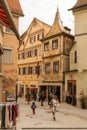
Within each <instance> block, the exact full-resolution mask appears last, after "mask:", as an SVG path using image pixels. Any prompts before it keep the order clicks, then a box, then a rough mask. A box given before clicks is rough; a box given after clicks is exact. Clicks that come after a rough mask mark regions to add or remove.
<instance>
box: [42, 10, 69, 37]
mask: <svg viewBox="0 0 87 130" xmlns="http://www.w3.org/2000/svg"><path fill="white" fill-rule="evenodd" d="M62 32H65V33H67V31H66V29H65V28H64V27H63V25H62V22H61V20H60V14H59V11H58V9H57V12H56V15H55V19H54V23H53V26H52V27H51V29H50V31H49V32H48V34H47V35H46V36H45V37H44V39H46V38H49V37H51V36H54V35H56V34H59V33H62Z"/></svg>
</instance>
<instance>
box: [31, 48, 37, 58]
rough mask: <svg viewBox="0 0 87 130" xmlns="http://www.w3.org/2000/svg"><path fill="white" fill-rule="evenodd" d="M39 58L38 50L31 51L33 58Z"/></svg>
mask: <svg viewBox="0 0 87 130" xmlns="http://www.w3.org/2000/svg"><path fill="white" fill-rule="evenodd" d="M34 56H37V49H35V50H32V51H31V57H34Z"/></svg>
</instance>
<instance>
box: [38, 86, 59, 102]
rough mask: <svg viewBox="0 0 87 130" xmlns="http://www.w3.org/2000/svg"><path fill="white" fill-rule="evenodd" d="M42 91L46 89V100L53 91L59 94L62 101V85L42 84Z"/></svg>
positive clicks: (54, 93)
mask: <svg viewBox="0 0 87 130" xmlns="http://www.w3.org/2000/svg"><path fill="white" fill-rule="evenodd" d="M40 91H41V92H42V91H44V93H45V95H46V100H48V97H49V94H50V93H52V94H53V95H57V97H58V99H59V101H60V96H61V94H60V86H52V85H47V86H40Z"/></svg>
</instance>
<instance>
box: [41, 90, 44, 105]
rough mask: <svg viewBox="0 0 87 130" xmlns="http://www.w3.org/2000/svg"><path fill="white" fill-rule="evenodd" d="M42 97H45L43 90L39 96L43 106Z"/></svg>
mask: <svg viewBox="0 0 87 130" xmlns="http://www.w3.org/2000/svg"><path fill="white" fill-rule="evenodd" d="M44 99H45V94H44V92H42V93H41V96H40V100H41V106H43V102H44Z"/></svg>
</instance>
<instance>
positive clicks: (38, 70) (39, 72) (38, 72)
mask: <svg viewBox="0 0 87 130" xmlns="http://www.w3.org/2000/svg"><path fill="white" fill-rule="evenodd" d="M36 73H37V74H41V73H42V66H40V65H38V66H36Z"/></svg>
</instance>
